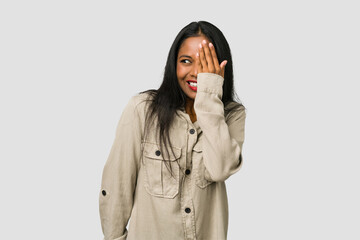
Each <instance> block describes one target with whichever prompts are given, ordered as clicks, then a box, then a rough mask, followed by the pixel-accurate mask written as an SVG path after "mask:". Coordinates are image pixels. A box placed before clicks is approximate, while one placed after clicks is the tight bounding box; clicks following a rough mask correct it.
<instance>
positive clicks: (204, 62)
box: [199, 43, 208, 72]
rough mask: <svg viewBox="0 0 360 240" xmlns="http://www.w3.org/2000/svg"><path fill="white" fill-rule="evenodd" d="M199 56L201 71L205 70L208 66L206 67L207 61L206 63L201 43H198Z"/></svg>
mask: <svg viewBox="0 0 360 240" xmlns="http://www.w3.org/2000/svg"><path fill="white" fill-rule="evenodd" d="M199 58H200V62H201V66H202V70H203V72H207V71H208V67H207V63H206V59H205V53H204V48H203V46H202V45H201V43H200V45H199Z"/></svg>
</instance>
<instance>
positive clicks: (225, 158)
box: [194, 43, 246, 182]
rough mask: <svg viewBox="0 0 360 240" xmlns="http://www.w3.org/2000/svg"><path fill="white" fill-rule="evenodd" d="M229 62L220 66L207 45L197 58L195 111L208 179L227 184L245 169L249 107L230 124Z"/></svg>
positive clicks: (200, 49)
mask: <svg viewBox="0 0 360 240" xmlns="http://www.w3.org/2000/svg"><path fill="white" fill-rule="evenodd" d="M226 63H227V61H226V60H224V61H223V62H222V63H221V64H219V63H218V60H217V57H216V53H215V49H214V47H213V45H211V44H210V47H208V46H207V44H206V43H204V44H202V45H201V46H200V48H199V54H198V55H197V64H198V72H199V73H198V77H197V93H196V97H195V100H194V109H195V112H196V117H197V121H198V123H199V126H200V127H201V129H202V131H203V135H204V136H203V144H202V148H203V159H204V164H205V169H206V170H205V178H206V179H207V180H209V181H215V182H216V181H225V180H226V179H227V178H228V177H229V176H230V175H232V174H234V173H236V172H237V171H239V170H240V168H241V166H242V162H243V161H242V154H241V152H242V145H243V142H244V132H245V118H246V112H245V108H241V110H239V111H236V112H235V113H232V114H233V115H232V117H231V118H229V120H228V122H226V120H225V116H224V105H223V102H222V101H221V98H222V95H223V89H222V86H223V83H224V72H225V65H226Z"/></svg>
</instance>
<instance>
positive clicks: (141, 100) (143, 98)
mask: <svg viewBox="0 0 360 240" xmlns="http://www.w3.org/2000/svg"><path fill="white" fill-rule="evenodd" d="M156 92H157V91H156V90H154V89H150V90H146V91H143V92H138V93H136V94H134V95H133V96H132V97H131V98H130V101H129V102H130V104H132V105H133V106H134V107H135V108H137V109H145V108H146V107H147V106H148V105H149V103H150V102H151V101H152V100H153V99H154V97H155V95H156Z"/></svg>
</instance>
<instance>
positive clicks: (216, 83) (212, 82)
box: [197, 73, 224, 98]
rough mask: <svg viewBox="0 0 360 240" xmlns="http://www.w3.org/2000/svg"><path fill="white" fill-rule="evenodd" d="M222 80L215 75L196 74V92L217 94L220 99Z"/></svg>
mask: <svg viewBox="0 0 360 240" xmlns="http://www.w3.org/2000/svg"><path fill="white" fill-rule="evenodd" d="M223 83H224V78H223V77H222V76H220V75H218V74H216V73H198V75H197V92H207V93H215V94H218V95H219V97H220V98H221V97H222V93H223V90H222V86H223Z"/></svg>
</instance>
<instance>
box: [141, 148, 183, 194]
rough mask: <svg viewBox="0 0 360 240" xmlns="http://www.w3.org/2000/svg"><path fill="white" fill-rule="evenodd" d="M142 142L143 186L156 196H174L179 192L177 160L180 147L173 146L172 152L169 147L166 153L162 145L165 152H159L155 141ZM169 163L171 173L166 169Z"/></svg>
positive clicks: (179, 155)
mask: <svg viewBox="0 0 360 240" xmlns="http://www.w3.org/2000/svg"><path fill="white" fill-rule="evenodd" d="M143 144H144V154H143V167H144V170H145V177H144V187H145V189H146V191H147V192H148V193H149V194H151V195H153V196H156V197H163V198H174V197H175V196H176V195H177V194H178V192H179V174H180V168H179V164H178V162H177V160H178V159H180V157H181V148H180V147H174V146H173V147H172V150H173V152H174V154H172V152H171V149H169V155H168V154H167V152H166V149H165V146H164V147H162V148H163V151H165V152H160V148H159V147H158V144H156V143H151V142H145V143H143ZM165 162H166V164H167V165H168V167H167V166H166V165H165ZM170 165H171V170H172V173H173V174H172V175H171V173H170V171H169V170H170V169H168V168H170Z"/></svg>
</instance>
